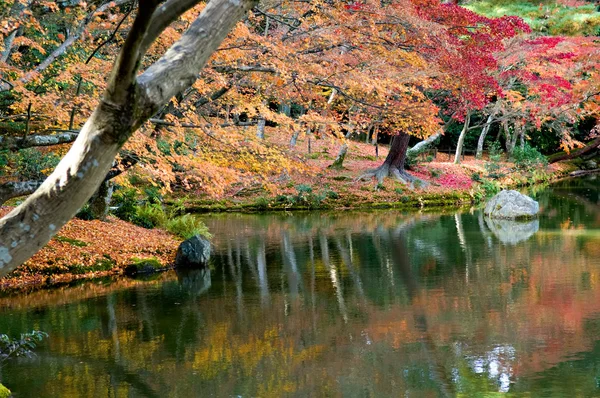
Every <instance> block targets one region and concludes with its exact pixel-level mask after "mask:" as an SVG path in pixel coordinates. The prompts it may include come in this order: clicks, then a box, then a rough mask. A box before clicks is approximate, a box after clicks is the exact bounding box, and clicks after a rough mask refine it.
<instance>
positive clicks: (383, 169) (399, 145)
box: [358, 132, 423, 187]
mask: <svg viewBox="0 0 600 398" xmlns="http://www.w3.org/2000/svg"><path fill="white" fill-rule="evenodd" d="M409 140H410V135H408V134H407V133H404V132H401V133H400V134H398V135H397V136H395V137H394V140H393V141H392V145H391V147H390V151H389V152H388V155H387V157H386V158H385V160H384V162H383V164H382V165H381V166H379V167H378V168H376V169H375V170H371V171H368V172H366V173H365V174H363V175H362V176H360V177H358V179H359V180H363V179H366V178H370V177H375V178H376V179H377V183H378V184H383V180H384V179H385V178H386V177H393V178H395V179H396V180H398V181H400V182H402V183H404V184H410V185H411V187H412V186H413V184H412V183H413V182H415V181H421V180H419V179H418V178H415V177H413V176H412V175H410V174H409V173H408V172H407V171H406V170H404V165H405V163H406V153H407V151H408V141H409ZM421 183H423V181H421Z"/></svg>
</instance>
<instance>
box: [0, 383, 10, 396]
mask: <svg viewBox="0 0 600 398" xmlns="http://www.w3.org/2000/svg"><path fill="white" fill-rule="evenodd" d="M9 397H12V392H10V390H9V389H8V388H6V387H5V386H4V385H3V384H0V398H9Z"/></svg>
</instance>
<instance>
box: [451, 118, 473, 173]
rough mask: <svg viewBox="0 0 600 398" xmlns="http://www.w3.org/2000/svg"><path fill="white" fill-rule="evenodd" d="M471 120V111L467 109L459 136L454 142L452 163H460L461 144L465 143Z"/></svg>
mask: <svg viewBox="0 0 600 398" xmlns="http://www.w3.org/2000/svg"><path fill="white" fill-rule="evenodd" d="M470 122H471V112H469V111H467V116H465V124H464V125H463V129H462V131H461V132H460V136H459V137H458V143H457V144H456V153H455V154H454V164H459V163H460V157H461V155H462V151H463V145H464V143H465V136H466V135H467V132H468V131H469V123H470Z"/></svg>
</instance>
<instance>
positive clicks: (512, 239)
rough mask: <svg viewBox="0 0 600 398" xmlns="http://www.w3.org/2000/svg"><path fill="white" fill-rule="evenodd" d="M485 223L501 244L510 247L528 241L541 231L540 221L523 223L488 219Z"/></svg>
mask: <svg viewBox="0 0 600 398" xmlns="http://www.w3.org/2000/svg"><path fill="white" fill-rule="evenodd" d="M485 223H486V224H487V226H488V228H489V229H490V231H492V233H493V234H494V235H496V237H497V238H498V240H499V241H500V242H502V243H505V244H510V245H515V244H517V243H519V242H523V241H526V240H527V239H529V238H531V237H532V236H533V235H534V234H535V233H536V232H537V231H538V230H539V229H540V222H539V221H538V220H530V221H525V222H523V221H513V220H492V219H491V218H486V219H485Z"/></svg>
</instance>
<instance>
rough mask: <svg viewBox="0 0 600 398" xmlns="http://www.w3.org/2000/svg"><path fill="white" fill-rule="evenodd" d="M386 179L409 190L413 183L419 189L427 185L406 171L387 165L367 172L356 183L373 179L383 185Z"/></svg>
mask: <svg viewBox="0 0 600 398" xmlns="http://www.w3.org/2000/svg"><path fill="white" fill-rule="evenodd" d="M386 177H392V178H394V179H395V180H396V181H399V182H401V183H402V184H404V185H406V186H408V187H409V188H410V189H411V190H414V189H415V182H417V183H418V184H420V186H421V187H425V186H427V185H429V184H428V183H427V182H426V181H423V180H421V179H419V178H417V177H415V176H413V175H410V174H409V173H408V172H407V171H406V170H400V169H399V168H398V167H395V166H390V165H389V164H387V163H384V164H382V165H381V166H379V167H378V168H376V169H373V170H369V171H367V172H366V173H364V174H363V175H361V176H359V177H358V178H357V179H356V180H357V181H364V180H367V179H370V178H375V179H376V180H377V184H378V185H381V184H383V181H384V180H385V178H386Z"/></svg>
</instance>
